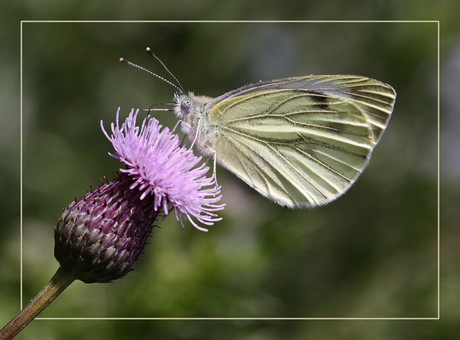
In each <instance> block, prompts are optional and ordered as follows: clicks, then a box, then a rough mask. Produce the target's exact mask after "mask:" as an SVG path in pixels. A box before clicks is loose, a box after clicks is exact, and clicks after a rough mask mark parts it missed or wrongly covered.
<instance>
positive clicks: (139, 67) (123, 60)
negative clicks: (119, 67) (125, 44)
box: [120, 56, 185, 92]
mask: <svg viewBox="0 0 460 340" xmlns="http://www.w3.org/2000/svg"><path fill="white" fill-rule="evenodd" d="M155 57H156V56H155ZM158 60H159V59H158ZM120 61H121V62H123V63H125V64H128V65H130V66H134V67H137V68H138V69H140V70H142V71H145V72H147V73H150V74H151V75H152V76H155V77H157V78H158V79H161V80H163V81H164V82H166V83H168V84H169V85H171V86H173V87H175V88H176V89H178V90H179V91H181V92H185V91H184V89H183V88H182V85H180V83H179V82H178V81H177V79H176V77H174V76H173V77H174V79H176V81H177V83H178V84H179V85H180V88H179V87H178V86H177V85H175V84H174V83H172V82H170V81H169V80H167V79H165V78H163V77H162V76H159V75H158V74H156V73H153V72H152V71H149V70H147V69H146V68H144V67H142V66H139V65H136V64H134V63H132V62H130V61H129V60H126V59H125V58H120ZM160 62H161V60H160ZM161 64H162V65H163V66H164V64H163V63H161ZM164 67H165V68H166V66H164ZM166 70H167V71H168V72H169V70H168V69H166ZM169 74H171V72H169Z"/></svg>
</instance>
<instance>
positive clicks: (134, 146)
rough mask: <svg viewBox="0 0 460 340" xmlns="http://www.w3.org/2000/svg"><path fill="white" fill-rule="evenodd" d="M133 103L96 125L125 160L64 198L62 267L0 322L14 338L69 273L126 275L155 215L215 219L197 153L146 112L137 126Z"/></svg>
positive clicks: (59, 227)
mask: <svg viewBox="0 0 460 340" xmlns="http://www.w3.org/2000/svg"><path fill="white" fill-rule="evenodd" d="M138 112H139V111H138V110H137V111H134V110H132V111H131V113H130V114H129V116H128V118H127V119H126V121H125V122H124V123H123V124H121V126H120V124H119V111H118V112H117V118H116V124H113V123H112V124H111V130H112V134H111V135H110V136H109V134H108V133H107V132H106V131H105V130H104V127H103V126H102V122H101V127H102V130H103V132H104V134H105V135H106V136H107V138H108V139H109V140H110V141H111V142H112V144H113V146H114V148H115V151H116V153H115V154H111V156H113V157H115V158H117V159H119V160H120V161H121V162H123V163H124V164H125V165H126V167H125V168H122V169H120V174H119V175H118V176H117V177H116V178H114V179H113V180H112V181H110V182H107V183H104V184H103V185H101V186H99V187H98V188H96V189H95V190H91V191H90V192H88V193H87V194H85V195H84V196H83V197H82V198H80V199H78V200H75V201H74V202H72V203H71V204H69V205H68V206H67V207H66V208H65V209H64V211H63V213H62V215H61V217H60V219H59V221H58V223H57V224H56V226H55V233H54V236H55V249H54V254H55V257H56V259H57V260H58V262H59V264H60V267H59V269H58V271H57V272H56V274H55V275H54V277H53V278H52V279H51V281H50V282H49V283H48V284H47V285H46V286H45V287H44V288H43V289H42V291H41V292H40V293H39V294H38V295H37V296H36V297H35V298H34V299H33V300H31V302H30V303H29V304H28V305H27V306H26V307H24V309H23V310H22V311H21V312H19V314H18V315H16V317H15V318H14V319H13V320H11V321H10V322H9V323H8V324H7V325H6V326H5V327H4V328H3V329H2V330H0V339H12V338H13V337H14V336H15V335H16V334H17V333H19V331H20V330H22V329H23V328H24V327H25V326H26V325H27V324H28V323H29V322H30V321H32V320H33V319H34V318H35V317H36V316H37V315H38V314H39V313H40V312H41V311H42V310H43V309H44V308H46V307H47V306H48V305H49V304H50V303H51V301H53V300H54V299H55V298H56V297H57V296H58V295H59V294H60V293H61V292H62V291H64V290H65V289H66V288H67V287H68V286H69V285H70V284H71V283H72V282H73V281H74V280H77V279H78V280H81V281H83V282H86V283H92V282H110V281H113V280H116V279H118V278H121V277H123V276H125V275H126V274H127V273H128V272H129V271H130V270H131V269H132V267H133V265H134V264H135V263H136V262H137V261H138V260H139V258H140V256H141V254H142V252H143V250H144V247H145V244H146V241H147V239H148V237H149V236H150V233H151V231H152V228H153V225H154V222H155V221H156V220H157V218H158V217H159V216H160V214H164V215H166V216H167V215H168V214H169V213H170V211H171V210H174V212H175V215H176V218H177V219H178V220H180V221H181V224H182V226H183V218H184V217H186V219H188V220H189V221H190V223H191V224H192V225H193V226H194V227H195V228H197V229H199V230H202V231H207V229H206V228H204V227H202V226H200V225H199V224H204V225H213V224H214V222H217V221H219V220H221V218H219V217H218V216H217V215H216V213H215V212H216V211H219V210H222V209H223V208H224V206H225V205H224V204H217V203H218V202H219V200H220V198H221V194H220V186H218V185H217V183H216V177H215V175H214V174H213V175H212V176H211V177H207V176H206V174H207V172H208V170H209V168H208V167H207V166H205V165H204V164H201V165H200V162H201V160H202V158H201V157H197V156H195V155H194V154H193V152H192V150H190V149H188V148H186V147H185V146H183V145H182V144H181V142H180V140H179V137H178V136H177V135H173V134H172V133H171V132H170V131H169V129H167V128H162V127H161V125H159V124H158V121H157V120H155V119H154V118H151V117H147V118H145V119H144V121H143V122H142V124H141V126H136V118H137V115H138Z"/></svg>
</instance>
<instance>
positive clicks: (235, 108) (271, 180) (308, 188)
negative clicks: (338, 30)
mask: <svg viewBox="0 0 460 340" xmlns="http://www.w3.org/2000/svg"><path fill="white" fill-rule="evenodd" d="M395 99H396V93H395V91H394V89H393V88H392V87H391V86H389V85H387V84H384V83H382V82H380V81H377V80H374V79H370V78H366V77H360V76H305V77H294V78H286V79H278V80H272V81H267V82H259V83H255V84H249V85H246V86H243V87H240V88H238V89H236V90H233V91H230V92H228V93H225V94H223V95H221V96H219V97H217V98H214V99H212V98H209V97H198V96H195V95H194V94H193V93H189V94H185V93H183V92H180V93H177V94H176V95H175V97H174V99H173V103H174V112H175V114H176V116H177V118H178V119H179V120H180V124H181V129H182V131H183V132H184V133H185V134H186V135H187V136H188V138H189V139H190V140H191V141H193V142H194V143H195V145H196V146H197V148H198V149H199V150H200V152H202V153H203V154H204V155H206V156H215V157H216V159H217V162H218V163H219V164H221V165H222V166H224V167H225V168H227V169H228V170H230V171H231V172H233V173H234V174H235V175H237V176H238V177H239V178H241V179H242V180H243V181H245V182H246V183H247V184H249V185H250V186H251V187H253V188H254V189H255V190H257V191H258V192H259V193H261V194H262V195H264V196H265V197H267V198H269V199H271V200H273V201H274V202H276V203H278V204H280V205H284V206H288V207H312V206H317V205H322V204H326V203H328V202H330V201H332V200H334V199H335V198H337V197H339V196H340V195H341V194H343V193H344V192H345V191H346V190H347V189H348V188H349V187H350V186H351V185H352V184H353V183H354V181H355V180H356V178H357V177H358V176H359V175H360V173H361V172H362V170H363V169H364V168H365V167H366V165H367V163H368V161H369V158H370V156H371V153H372V150H373V148H374V147H375V145H376V144H377V143H378V141H379V140H380V137H381V135H382V133H383V131H384V130H385V128H386V126H387V124H388V121H389V118H390V115H391V113H392V110H393V106H394V102H395Z"/></svg>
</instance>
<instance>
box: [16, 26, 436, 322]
mask: <svg viewBox="0 0 460 340" xmlns="http://www.w3.org/2000/svg"><path fill="white" fill-rule="evenodd" d="M222 22H223V23H436V24H437V37H438V41H437V81H438V86H437V115H438V119H437V124H438V126H437V132H438V133H437V144H438V145H437V159H438V162H437V298H438V301H437V316H436V317H62V318H58V317H45V318H36V320H184V321H186V320H195V321H202V320H216V321H219V320H220V321H222V320H260V321H271V320H273V321H274V320H283V321H286V320H439V319H440V307H441V306H440V272H441V261H440V259H441V256H440V251H441V246H440V176H439V174H440V24H441V23H440V21H439V20H282V21H279V20H228V21H227V20H21V22H20V161H19V162H20V203H19V204H20V217H19V218H20V232H19V235H20V236H19V237H20V241H19V248H20V257H19V261H20V265H19V271H20V287H19V289H20V298H19V300H20V301H19V307H20V309H22V308H23V270H24V268H23V25H24V24H28V23H222Z"/></svg>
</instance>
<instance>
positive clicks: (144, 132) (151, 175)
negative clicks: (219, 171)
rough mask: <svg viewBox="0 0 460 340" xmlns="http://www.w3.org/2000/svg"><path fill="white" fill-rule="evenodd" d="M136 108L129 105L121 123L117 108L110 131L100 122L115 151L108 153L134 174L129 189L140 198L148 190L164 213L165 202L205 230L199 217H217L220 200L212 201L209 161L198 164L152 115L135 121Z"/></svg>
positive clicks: (216, 192)
mask: <svg viewBox="0 0 460 340" xmlns="http://www.w3.org/2000/svg"><path fill="white" fill-rule="evenodd" d="M138 113H139V110H136V111H135V112H134V110H132V111H131V113H130V114H129V116H128V118H127V119H126V121H125V122H124V123H123V124H122V125H121V126H120V123H119V111H118V112H117V119H116V124H113V123H112V124H111V129H112V135H111V136H109V135H108V133H107V132H106V131H105V130H104V127H103V126H102V122H101V127H102V130H103V131H104V134H105V135H106V137H107V138H108V139H109V140H110V141H111V142H112V144H113V147H114V149H115V151H116V154H111V156H113V157H115V158H117V159H119V160H120V161H121V162H123V163H125V164H126V168H124V169H120V171H121V172H123V173H127V174H128V175H129V176H130V177H131V178H132V179H133V184H132V185H131V187H130V189H135V188H136V189H137V190H139V191H141V192H142V195H141V196H140V199H144V198H145V197H146V196H147V195H153V196H154V197H155V202H154V204H153V207H152V208H153V209H154V210H155V211H157V210H158V209H160V208H162V209H163V211H164V212H165V213H166V214H168V213H169V209H168V205H169V204H170V205H171V207H172V209H173V210H174V212H175V214H176V218H177V219H178V220H180V221H181V223H182V217H183V216H185V217H186V218H187V219H188V220H189V221H190V223H192V225H193V226H194V227H195V228H197V229H199V230H202V231H207V229H206V228H203V227H201V226H199V225H198V223H201V224H205V225H213V224H214V222H216V221H219V220H221V218H218V217H217V215H216V214H215V212H216V211H219V210H222V209H223V208H224V206H225V204H220V205H219V204H216V203H217V202H219V201H220V199H221V197H222V196H221V194H220V186H218V185H217V183H216V178H215V176H214V175H212V176H211V177H206V174H207V172H208V170H209V167H207V166H206V165H205V164H204V163H202V164H201V165H199V166H198V164H199V163H200V161H201V159H202V158H201V157H197V156H195V155H194V154H193V151H192V150H191V149H188V148H186V147H185V146H183V145H181V142H180V140H179V137H178V136H177V135H174V134H172V133H171V132H170V131H169V129H168V128H163V129H162V126H161V125H159V123H158V121H157V120H156V119H155V118H152V117H150V116H148V117H147V118H145V119H144V121H143V122H142V125H141V126H136V118H137V115H138ZM194 219H195V220H196V221H197V222H198V223H197V222H195V221H194ZM182 225H183V224H182Z"/></svg>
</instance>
